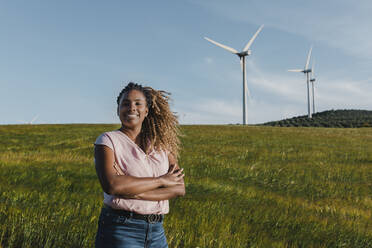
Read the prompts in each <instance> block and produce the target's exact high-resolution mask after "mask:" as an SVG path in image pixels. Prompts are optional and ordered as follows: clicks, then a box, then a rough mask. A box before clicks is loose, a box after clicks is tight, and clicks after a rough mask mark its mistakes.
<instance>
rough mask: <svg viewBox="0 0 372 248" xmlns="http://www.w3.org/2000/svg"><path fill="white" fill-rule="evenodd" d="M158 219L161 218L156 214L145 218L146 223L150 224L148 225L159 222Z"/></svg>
mask: <svg viewBox="0 0 372 248" xmlns="http://www.w3.org/2000/svg"><path fill="white" fill-rule="evenodd" d="M160 218H161V215H158V214H149V215H148V216H147V222H148V223H150V224H154V223H156V222H159V221H160Z"/></svg>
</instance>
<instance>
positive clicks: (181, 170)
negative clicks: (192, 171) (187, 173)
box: [173, 169, 183, 176]
mask: <svg viewBox="0 0 372 248" xmlns="http://www.w3.org/2000/svg"><path fill="white" fill-rule="evenodd" d="M182 172H183V169H180V170H176V171H175V172H174V173H173V174H174V175H176V176H178V175H179V174H181V173H182Z"/></svg>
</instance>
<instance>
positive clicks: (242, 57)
mask: <svg viewBox="0 0 372 248" xmlns="http://www.w3.org/2000/svg"><path fill="white" fill-rule="evenodd" d="M263 27H264V25H261V27H259V29H258V30H257V31H256V33H255V34H254V35H253V37H252V38H251V39H250V40H249V41H248V43H247V45H245V47H244V48H243V51H241V52H238V51H237V50H235V49H234V48H231V47H228V46H226V45H223V44H221V43H218V42H216V41H214V40H211V39H209V38H207V37H204V39H206V40H207V41H209V42H211V43H213V44H215V45H216V46H219V47H222V48H223V49H225V50H227V51H229V52H231V53H233V54H236V55H238V56H239V59H240V63H241V68H242V71H243V125H246V124H247V122H248V121H247V119H248V118H247V111H246V108H247V99H246V96H247V93H248V95H249V96H250V93H249V90H248V87H247V79H246V68H245V57H246V56H249V55H251V50H250V49H249V48H250V47H251V45H252V43H253V41H254V40H255V39H256V37H257V35H258V34H259V33H260V32H261V30H262V28H263Z"/></svg>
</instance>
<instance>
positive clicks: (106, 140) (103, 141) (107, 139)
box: [94, 130, 120, 148]
mask: <svg viewBox="0 0 372 248" xmlns="http://www.w3.org/2000/svg"><path fill="white" fill-rule="evenodd" d="M118 132H120V131H118V130H114V131H108V132H104V133H102V134H100V135H99V136H98V137H97V139H96V141H95V142H94V144H95V145H106V146H108V147H110V148H113V145H114V142H115V140H116V139H117V138H118V136H119V135H120V134H119V133H118Z"/></svg>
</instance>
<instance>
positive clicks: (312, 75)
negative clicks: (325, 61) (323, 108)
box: [310, 61, 315, 114]
mask: <svg viewBox="0 0 372 248" xmlns="http://www.w3.org/2000/svg"><path fill="white" fill-rule="evenodd" d="M310 82H311V87H312V89H313V92H312V93H313V94H312V95H313V114H315V100H314V99H315V96H314V82H315V77H314V61H313V64H312V66H311V77H310Z"/></svg>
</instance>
